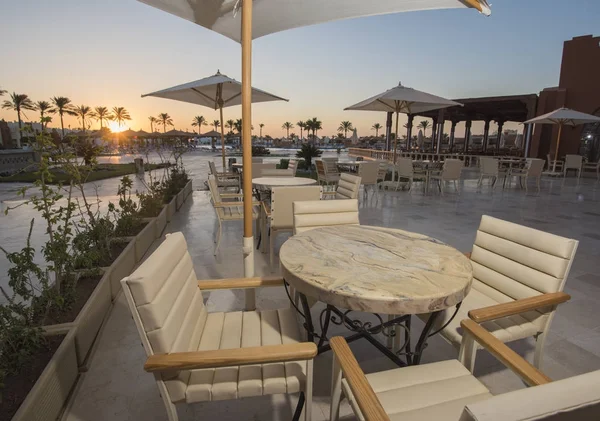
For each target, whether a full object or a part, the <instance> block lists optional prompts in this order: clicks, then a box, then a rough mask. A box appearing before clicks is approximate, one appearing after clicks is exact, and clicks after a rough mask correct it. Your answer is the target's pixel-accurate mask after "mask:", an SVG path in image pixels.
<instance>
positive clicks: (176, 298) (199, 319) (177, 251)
mask: <svg viewBox="0 0 600 421" xmlns="http://www.w3.org/2000/svg"><path fill="white" fill-rule="evenodd" d="M121 283H122V285H123V291H124V293H125V296H126V297H127V302H128V304H129V308H130V310H131V312H132V314H133V316H134V319H135V320H136V325H137V327H138V332H139V334H140V336H141V339H142V343H143V344H144V348H145V349H146V355H148V356H149V355H152V354H158V353H170V352H187V351H196V350H197V349H198V346H199V342H200V337H201V336H202V331H203V329H204V323H205V322H206V317H207V311H206V307H205V306H204V303H203V301H202V293H201V292H200V290H199V289H198V280H197V278H196V273H195V271H194V265H193V263H192V259H191V257H190V254H189V253H188V250H187V243H186V241H185V238H184V236H183V234H182V233H180V232H176V233H173V234H170V235H168V236H167V238H166V239H165V241H163V243H162V244H161V245H160V246H159V247H158V248H157V249H156V251H154V252H153V253H152V254H151V255H150V257H148V258H147V259H146V260H145V261H144V263H142V264H141V265H140V266H139V267H138V268H137V269H136V270H135V272H133V273H132V274H131V275H130V276H128V277H126V278H123V280H122V281H121ZM188 378H189V371H188V372H185V371H182V372H179V373H166V374H163V375H162V380H164V381H165V384H166V386H167V389H168V390H169V393H170V395H171V400H172V401H178V400H181V399H184V398H185V388H186V386H187V383H188Z"/></svg>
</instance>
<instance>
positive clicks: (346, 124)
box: [338, 121, 354, 139]
mask: <svg viewBox="0 0 600 421" xmlns="http://www.w3.org/2000/svg"><path fill="white" fill-rule="evenodd" d="M348 130H354V127H352V123H350V122H349V121H342V122H341V123H340V127H338V132H344V138H346V139H347V138H348Z"/></svg>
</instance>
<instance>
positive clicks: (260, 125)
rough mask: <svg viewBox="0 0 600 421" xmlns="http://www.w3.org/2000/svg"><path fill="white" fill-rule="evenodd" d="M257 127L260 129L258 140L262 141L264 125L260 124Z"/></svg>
mask: <svg viewBox="0 0 600 421" xmlns="http://www.w3.org/2000/svg"><path fill="white" fill-rule="evenodd" d="M258 127H260V138H261V139H262V128H263V127H265V125H264V124H263V123H260V124H259V125H258Z"/></svg>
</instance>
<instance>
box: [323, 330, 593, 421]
mask: <svg viewBox="0 0 600 421" xmlns="http://www.w3.org/2000/svg"><path fill="white" fill-rule="evenodd" d="M462 327H463V329H464V330H465V332H467V334H466V335H465V341H464V343H463V347H462V348H461V351H462V352H461V354H460V356H459V360H451V361H441V362H435V363H430V364H424V365H415V366H410V367H404V368H397V369H392V370H388V371H384V372H379V373H371V374H367V375H366V376H365V374H364V373H363V371H362V370H361V368H360V366H359V365H358V363H357V361H356V359H355V358H354V355H353V354H352V351H351V350H350V348H349V347H348V344H347V343H346V341H345V340H344V339H343V338H341V337H334V338H332V340H331V347H332V349H333V352H334V361H333V373H332V386H331V390H332V397H331V410H330V420H331V421H337V419H338V414H339V406H340V401H341V397H342V394H343V395H345V396H346V397H347V398H348V401H349V403H350V406H351V407H352V410H353V411H354V413H355V414H356V416H357V418H358V419H359V420H361V421H389V420H394V421H535V420H546V421H592V420H598V419H600V370H599V371H594V372H591V373H587V374H582V375H579V376H575V377H571V378H568V379H564V380H559V381H556V382H552V381H551V380H550V379H549V378H548V377H547V376H546V375H544V374H543V373H542V372H540V371H538V370H537V369H536V368H535V367H533V366H531V365H530V364H529V363H528V362H527V361H525V360H524V359H522V358H521V357H520V356H518V355H517V354H515V353H514V351H512V350H511V349H510V348H508V347H507V346H506V345H504V344H503V343H501V342H500V341H498V340H497V339H496V338H494V337H493V336H492V335H491V334H490V333H489V332H487V331H486V330H485V329H484V328H482V327H481V326H479V325H478V324H477V323H475V322H473V321H472V320H464V321H463V322H462ZM474 341H477V343H479V344H480V345H481V346H483V347H485V348H486V349H487V350H488V351H489V352H490V353H491V354H493V355H494V356H495V357H496V358H498V360H499V361H500V362H502V363H503V364H504V365H505V366H507V367H508V368H509V369H510V370H511V371H513V372H514V374H516V375H517V376H519V377H520V378H521V379H522V380H523V381H524V382H525V383H526V384H527V385H528V386H531V387H529V388H526V389H520V390H516V391H512V392H508V393H504V394H500V395H497V396H493V395H492V394H491V393H490V391H489V390H488V389H487V387H486V386H485V385H484V384H483V383H481V382H480V381H479V380H478V379H477V378H475V377H474V376H473V374H472V372H471V371H469V369H468V367H469V363H468V361H467V358H466V355H467V354H468V352H466V351H465V350H466V348H467V347H468V346H469V344H470V343H473V342H474Z"/></svg>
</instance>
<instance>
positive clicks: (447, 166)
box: [429, 159, 463, 195]
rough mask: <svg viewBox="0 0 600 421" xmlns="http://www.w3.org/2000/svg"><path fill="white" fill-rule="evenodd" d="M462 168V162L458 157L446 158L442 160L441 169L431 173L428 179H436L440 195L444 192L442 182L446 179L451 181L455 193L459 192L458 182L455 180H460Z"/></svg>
mask: <svg viewBox="0 0 600 421" xmlns="http://www.w3.org/2000/svg"><path fill="white" fill-rule="evenodd" d="M462 169H463V162H462V161H461V160H460V159H446V160H445V161H444V166H443V167H442V170H441V171H440V172H438V173H433V174H431V175H430V176H429V179H430V180H436V181H437V182H438V187H439V189H440V193H441V194H442V195H443V194H444V189H443V185H442V184H443V183H444V182H448V181H452V182H453V183H454V189H455V190H456V192H457V193H459V190H458V184H457V183H456V182H457V181H459V180H460V176H461V173H462Z"/></svg>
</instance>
